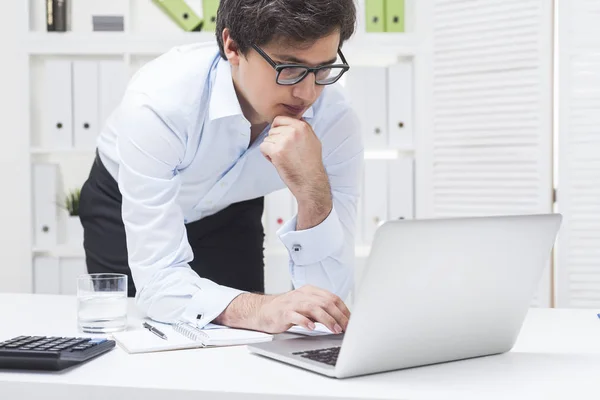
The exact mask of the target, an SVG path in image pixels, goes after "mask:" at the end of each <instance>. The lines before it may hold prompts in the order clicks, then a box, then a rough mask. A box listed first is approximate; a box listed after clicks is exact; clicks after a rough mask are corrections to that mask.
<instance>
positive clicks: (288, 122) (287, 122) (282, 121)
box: [271, 115, 302, 128]
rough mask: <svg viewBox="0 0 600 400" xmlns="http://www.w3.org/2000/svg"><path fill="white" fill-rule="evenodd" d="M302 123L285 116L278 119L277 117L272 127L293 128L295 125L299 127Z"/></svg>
mask: <svg viewBox="0 0 600 400" xmlns="http://www.w3.org/2000/svg"><path fill="white" fill-rule="evenodd" d="M300 123H302V122H301V121H299V120H297V119H296V118H292V117H287V116H285V115H280V116H278V117H275V119H274V120H273V123H272V124H271V127H273V128H276V127H278V126H293V125H297V124H300Z"/></svg>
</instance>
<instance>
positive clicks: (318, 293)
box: [306, 286, 350, 329]
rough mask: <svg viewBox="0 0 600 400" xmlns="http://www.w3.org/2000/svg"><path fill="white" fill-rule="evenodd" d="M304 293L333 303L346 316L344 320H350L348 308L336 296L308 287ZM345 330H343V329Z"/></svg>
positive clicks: (314, 287)
mask: <svg viewBox="0 0 600 400" xmlns="http://www.w3.org/2000/svg"><path fill="white" fill-rule="evenodd" d="M306 292H307V293H309V294H312V295H315V296H319V297H321V298H325V299H326V300H328V301H331V302H333V303H334V304H335V305H336V306H337V308H338V309H339V310H340V311H341V312H342V313H343V314H344V315H345V316H346V318H348V319H349V318H350V310H349V309H348V307H347V306H346V304H344V301H343V300H342V299H340V298H339V297H338V296H336V295H334V294H333V293H331V292H328V291H327V290H324V289H321V288H318V287H316V286H309V287H307V288H306ZM344 329H345V328H344Z"/></svg>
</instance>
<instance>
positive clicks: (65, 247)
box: [33, 244, 85, 258]
mask: <svg viewBox="0 0 600 400" xmlns="http://www.w3.org/2000/svg"><path fill="white" fill-rule="evenodd" d="M33 254H34V255H42V254H43V255H48V256H53V257H63V258H83V257H85V252H84V251H83V247H79V246H75V245H70V244H61V245H58V246H56V247H52V248H40V247H36V248H34V249H33Z"/></svg>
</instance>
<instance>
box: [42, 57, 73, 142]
mask: <svg viewBox="0 0 600 400" xmlns="http://www.w3.org/2000/svg"><path fill="white" fill-rule="evenodd" d="M71 75H72V65H71V62H70V61H67V60H60V59H48V60H46V61H45V62H44V107H43V108H44V111H43V115H44V117H43V119H44V124H43V131H42V132H43V143H42V145H43V146H45V147H50V148H54V147H55V148H60V149H68V148H71V147H73V122H72V118H73V114H72V111H71V109H72V104H73V96H72V92H71V87H72V85H71V79H72V76H71Z"/></svg>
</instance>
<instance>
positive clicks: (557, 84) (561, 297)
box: [0, 0, 600, 308]
mask: <svg viewBox="0 0 600 400" xmlns="http://www.w3.org/2000/svg"><path fill="white" fill-rule="evenodd" d="M49 3H50V4H48V2H47V1H46V0H19V1H5V2H3V15H4V16H5V18H4V22H3V24H1V25H0V44H1V46H0V49H1V51H2V58H1V60H2V61H1V63H0V66H1V71H2V73H1V74H0V106H1V107H0V113H1V115H2V119H1V120H2V130H3V132H2V135H1V140H2V143H1V145H0V179H1V180H2V183H3V185H2V187H3V189H2V194H1V195H0V249H1V253H0V254H1V255H2V259H1V261H0V291H9V292H38V293H64V294H69V293H73V292H74V286H75V285H74V277H75V276H77V275H78V274H80V273H82V272H84V271H85V261H84V256H83V249H82V244H81V241H82V237H81V229H80V225H79V224H78V219H77V216H76V215H74V216H71V215H70V213H69V209H68V207H66V209H65V207H64V206H65V205H66V204H65V201H66V199H67V197H68V196H69V195H70V194H74V195H75V196H76V192H77V189H78V188H80V187H81V184H82V183H83V182H84V180H85V179H86V177H87V174H88V171H89V167H90V164H91V162H92V160H93V157H94V144H95V140H96V136H97V134H98V132H99V130H100V129H101V128H102V125H103V122H104V121H105V119H106V118H107V116H108V115H109V114H110V112H111V111H112V109H113V108H114V107H115V106H116V105H117V103H118V101H119V99H120V96H121V95H122V93H123V90H124V89H125V86H126V84H127V81H128V79H129V78H130V77H131V76H132V74H134V73H135V72H136V71H137V70H138V69H139V68H140V67H142V66H143V65H144V64H145V63H147V62H148V61H150V60H152V59H153V58H155V57H157V56H158V55H160V54H161V53H163V52H165V51H167V50H169V49H170V48H172V47H174V46H176V45H180V44H186V43H194V42H214V22H213V20H214V13H215V12H216V8H217V7H218V0H187V1H186V4H187V6H186V7H184V8H181V5H178V6H176V7H179V8H175V9H174V10H175V11H173V13H172V14H171V15H170V14H169V10H168V9H165V8H164V7H161V6H160V5H159V4H158V2H154V1H152V0H102V1H98V0H50V1H49ZM357 4H358V19H359V21H358V27H357V28H358V30H357V32H356V35H355V37H354V38H353V39H352V40H351V41H350V42H348V43H346V44H345V45H344V47H343V51H344V54H345V55H346V58H347V60H348V62H349V63H350V65H351V70H350V72H349V73H348V74H347V75H346V76H345V78H344V80H343V81H342V82H341V85H342V86H344V90H346V92H347V94H348V96H349V97H350V98H351V100H352V101H353V103H354V104H355V107H356V109H357V111H358V112H359V115H360V116H361V119H362V123H363V135H364V142H365V146H366V153H365V170H364V176H363V196H362V198H361V202H360V210H359V220H358V230H357V235H356V254H357V265H356V284H357V285H360V277H361V274H362V272H363V267H364V261H365V259H366V257H367V255H368V252H369V246H370V243H371V241H372V238H373V234H374V231H375V229H376V228H377V226H378V225H379V224H380V223H381V222H382V221H385V220H388V219H398V218H404V219H411V218H433V217H454V216H471V215H478V216H481V215H506V214H527V213H547V212H552V211H558V212H561V213H562V214H563V215H564V222H563V226H562V229H561V232H560V235H559V238H558V240H557V242H556V246H555V249H554V253H553V256H552V259H551V260H550V261H549V263H548V265H547V268H546V269H545V272H544V275H543V278H542V280H541V282H540V286H539V290H538V292H537V294H536V296H535V299H533V305H535V306H541V307H596V308H598V307H600V245H599V244H600V24H598V20H599V19H600V0H554V1H553V0H358V1H357ZM49 7H50V8H53V10H50V11H49V10H48V8H49ZM63 8H64V13H63ZM49 13H50V14H49ZM49 15H51V16H52V18H51V19H49V18H48V16H49ZM199 20H202V21H203V24H202V29H201V30H200V31H193V29H194V27H196V26H197V25H198V21H199ZM294 212H295V203H294V199H293V198H292V196H291V195H290V193H289V192H288V191H285V190H284V191H280V192H277V193H273V194H271V195H269V196H267V200H266V209H265V215H264V224H265V227H266V232H267V238H266V288H267V291H268V292H270V293H277V292H282V291H285V290H288V289H289V288H290V287H291V286H290V281H289V275H288V272H287V254H286V253H285V251H284V248H283V246H281V245H280V244H279V243H278V239H277V237H276V235H275V232H276V230H277V229H278V227H279V226H280V225H281V224H282V223H283V222H284V221H285V220H287V219H288V218H290V217H291V216H292V215H293V213H294ZM72 213H74V214H76V210H72ZM398 251H402V243H399V244H398Z"/></svg>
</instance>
